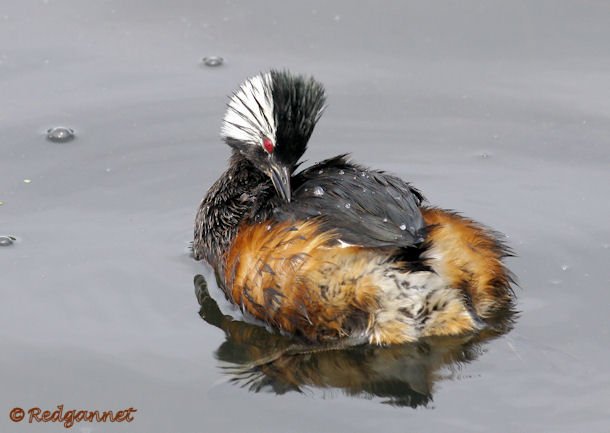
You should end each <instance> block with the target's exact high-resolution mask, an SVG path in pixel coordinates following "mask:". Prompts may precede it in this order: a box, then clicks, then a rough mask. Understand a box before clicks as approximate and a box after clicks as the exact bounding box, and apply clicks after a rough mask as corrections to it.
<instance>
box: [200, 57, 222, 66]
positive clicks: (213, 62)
mask: <svg viewBox="0 0 610 433" xmlns="http://www.w3.org/2000/svg"><path fill="white" fill-rule="evenodd" d="M223 62H224V59H223V58H222V57H220V56H207V57H204V58H203V64H204V65H206V66H211V67H216V66H220V65H222V64H223Z"/></svg>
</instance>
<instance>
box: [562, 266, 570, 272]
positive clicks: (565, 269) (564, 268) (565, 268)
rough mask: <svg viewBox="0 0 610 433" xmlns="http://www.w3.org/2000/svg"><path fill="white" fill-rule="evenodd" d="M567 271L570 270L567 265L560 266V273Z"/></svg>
mask: <svg viewBox="0 0 610 433" xmlns="http://www.w3.org/2000/svg"><path fill="white" fill-rule="evenodd" d="M568 269H570V267H569V266H568V265H561V270H562V271H567V270H568Z"/></svg>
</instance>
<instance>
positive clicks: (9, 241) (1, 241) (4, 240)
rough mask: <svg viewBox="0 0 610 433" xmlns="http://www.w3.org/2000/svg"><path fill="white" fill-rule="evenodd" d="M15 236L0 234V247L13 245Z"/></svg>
mask: <svg viewBox="0 0 610 433" xmlns="http://www.w3.org/2000/svg"><path fill="white" fill-rule="evenodd" d="M14 241H15V238H14V237H12V236H0V247H8V246H10V245H13V242H14Z"/></svg>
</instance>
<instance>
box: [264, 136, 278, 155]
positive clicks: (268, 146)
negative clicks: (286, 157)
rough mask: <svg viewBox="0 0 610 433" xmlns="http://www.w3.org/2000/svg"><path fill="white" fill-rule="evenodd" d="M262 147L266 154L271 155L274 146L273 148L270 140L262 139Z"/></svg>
mask: <svg viewBox="0 0 610 433" xmlns="http://www.w3.org/2000/svg"><path fill="white" fill-rule="evenodd" d="M263 147H264V148H265V150H266V151H267V153H273V149H274V147H275V146H273V142H272V141H271V140H269V139H268V138H267V137H265V138H264V139H263Z"/></svg>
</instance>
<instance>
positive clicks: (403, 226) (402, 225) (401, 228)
mask: <svg viewBox="0 0 610 433" xmlns="http://www.w3.org/2000/svg"><path fill="white" fill-rule="evenodd" d="M398 228H400V230H406V229H407V225H406V224H401V225H400V226H399V227H398Z"/></svg>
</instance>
